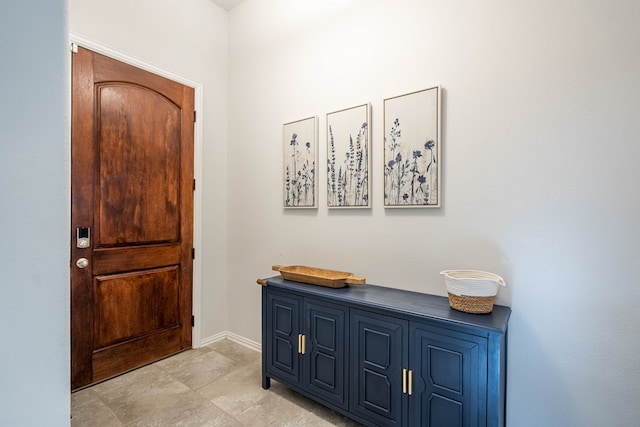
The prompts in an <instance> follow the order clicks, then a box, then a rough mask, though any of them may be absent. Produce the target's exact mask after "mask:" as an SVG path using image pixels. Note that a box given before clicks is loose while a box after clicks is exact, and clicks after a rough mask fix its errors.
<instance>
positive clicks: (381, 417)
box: [349, 309, 409, 426]
mask: <svg viewBox="0 0 640 427" xmlns="http://www.w3.org/2000/svg"><path fill="white" fill-rule="evenodd" d="M350 311H351V315H350V320H349V321H350V329H351V334H350V342H351V347H350V350H351V353H350V355H349V357H350V359H351V370H350V390H351V395H350V410H351V413H353V414H356V415H358V416H360V417H361V418H363V419H366V420H368V421H369V422H371V423H373V424H375V425H384V426H403V425H406V423H407V418H408V417H407V416H406V415H405V414H406V413H407V410H408V409H407V405H408V403H407V394H405V393H403V387H402V376H403V375H402V369H403V368H404V367H406V366H408V361H409V357H408V335H409V332H408V331H409V322H407V321H406V320H404V319H398V318H395V317H391V316H385V315H381V314H375V313H370V312H367V311H361V310H355V309H351V310H350ZM405 369H406V368H405Z"/></svg>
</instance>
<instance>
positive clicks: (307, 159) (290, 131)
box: [282, 116, 318, 209]
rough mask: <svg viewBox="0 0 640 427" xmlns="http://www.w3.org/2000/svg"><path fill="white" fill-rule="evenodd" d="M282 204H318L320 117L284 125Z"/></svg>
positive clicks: (299, 205) (294, 205) (297, 207)
mask: <svg viewBox="0 0 640 427" xmlns="http://www.w3.org/2000/svg"><path fill="white" fill-rule="evenodd" d="M282 153H283V155H282V206H283V208H285V209H289V208H296V209H300V208H302V209H314V208H317V207H318V117H317V116H312V117H307V118H305V119H300V120H296V121H293V122H289V123H285V124H284V125H283V126H282Z"/></svg>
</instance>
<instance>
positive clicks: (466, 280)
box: [440, 270, 506, 313]
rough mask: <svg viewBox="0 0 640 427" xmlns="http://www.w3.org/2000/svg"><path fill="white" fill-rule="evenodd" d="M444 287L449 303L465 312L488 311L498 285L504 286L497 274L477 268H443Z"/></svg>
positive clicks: (490, 308) (491, 308) (491, 307)
mask: <svg viewBox="0 0 640 427" xmlns="http://www.w3.org/2000/svg"><path fill="white" fill-rule="evenodd" d="M440 274H442V275H443V276H444V281H445V287H446V289H447V293H448V294H449V305H451V307H452V308H454V309H456V310H460V311H464V312H467V313H490V312H491V311H492V310H493V302H494V301H495V297H496V295H497V294H498V286H506V283H505V281H504V279H503V278H502V277H500V276H498V275H497V274H494V273H488V272H486V271H478V270H445V271H441V272H440Z"/></svg>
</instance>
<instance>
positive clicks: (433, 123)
mask: <svg viewBox="0 0 640 427" xmlns="http://www.w3.org/2000/svg"><path fill="white" fill-rule="evenodd" d="M441 98H442V91H441V88H440V86H439V85H438V86H434V87H430V88H427V89H423V90H419V91H415V92H411V93H407V94H404V95H399V96H395V97H391V98H387V99H385V100H384V155H383V161H384V163H383V171H384V207H385V208H416V207H420V208H439V207H441V202H442V192H441V188H442V185H441V184H442V180H441V176H442V163H441V152H442V138H441V135H442V134H441V116H442V114H441Z"/></svg>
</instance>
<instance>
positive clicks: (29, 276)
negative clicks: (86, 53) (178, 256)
mask: <svg viewBox="0 0 640 427" xmlns="http://www.w3.org/2000/svg"><path fill="white" fill-rule="evenodd" d="M0 9H1V11H0V40H1V41H0V57H1V58H2V66H0V100H1V102H0V197H1V201H0V230H1V234H0V235H1V237H0V266H1V267H0V292H1V295H0V324H2V332H0V339H1V340H2V344H1V347H2V349H1V350H0V425H3V426H42V425H48V426H65V425H68V424H69V386H70V385H69V375H70V372H69V239H68V229H69V227H68V225H67V224H68V222H69V178H68V171H69V153H68V149H69V127H68V123H69V102H68V93H69V79H70V71H69V52H68V46H67V18H66V15H67V13H66V2H65V1H64V0H55V1H51V0H36V1H31V2H28V3H24V2H13V3H11V4H10V5H3V6H2V7H1V8H0Z"/></svg>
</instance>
